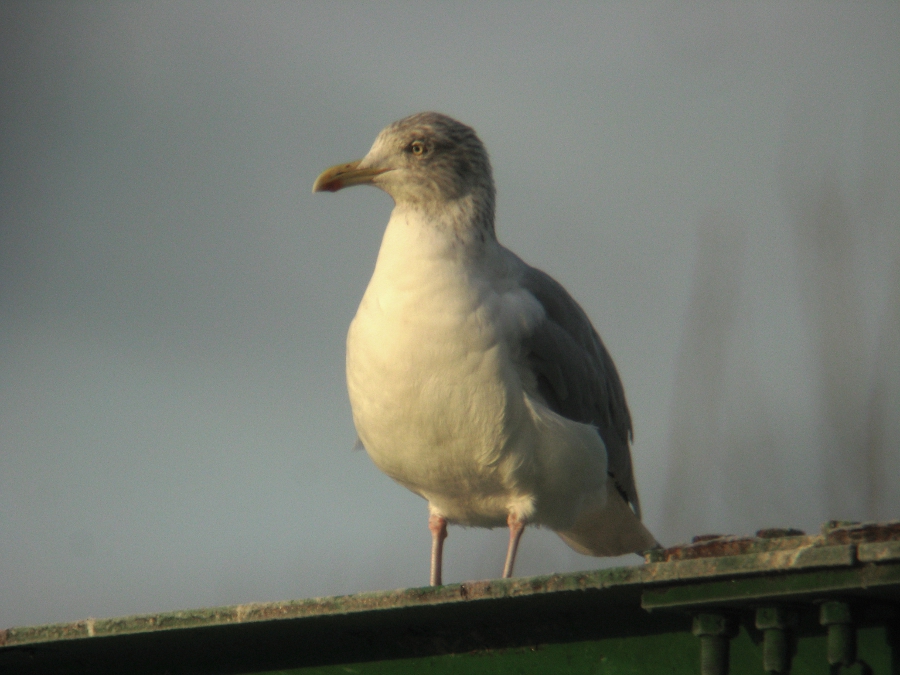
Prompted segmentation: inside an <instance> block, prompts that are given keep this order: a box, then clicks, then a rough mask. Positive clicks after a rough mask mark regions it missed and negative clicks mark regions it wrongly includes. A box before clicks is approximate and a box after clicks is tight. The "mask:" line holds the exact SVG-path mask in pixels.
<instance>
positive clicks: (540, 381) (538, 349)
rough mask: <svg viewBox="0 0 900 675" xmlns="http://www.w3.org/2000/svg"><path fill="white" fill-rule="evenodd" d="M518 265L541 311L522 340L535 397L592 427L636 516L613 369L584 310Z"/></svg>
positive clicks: (623, 411)
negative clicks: (544, 315) (541, 317)
mask: <svg viewBox="0 0 900 675" xmlns="http://www.w3.org/2000/svg"><path fill="white" fill-rule="evenodd" d="M523 266H524V274H523V277H522V279H521V283H522V285H523V286H524V287H525V288H526V289H527V290H528V291H529V292H530V293H531V294H532V295H534V297H535V298H537V300H538V302H540V303H541V305H543V307H544V310H545V311H546V313H547V319H546V320H545V321H543V322H542V323H541V324H540V325H539V326H538V327H537V328H536V329H535V331H534V332H533V333H532V334H531V335H530V336H528V337H527V338H526V339H525V341H524V344H523V346H524V348H525V356H526V358H527V362H528V364H529V366H530V367H531V369H532V371H533V372H534V375H535V379H536V380H537V387H538V394H539V395H540V396H541V397H542V398H543V399H544V402H545V403H546V405H547V406H548V407H549V408H550V409H551V410H553V411H554V412H555V413H557V414H559V415H562V416H563V417H566V418H568V419H571V420H575V421H576V422H582V423H584V424H592V425H593V426H595V427H596V428H597V431H598V432H599V433H600V437H601V438H602V439H603V443H604V444H605V445H606V452H607V455H608V471H609V474H610V475H611V476H612V478H613V481H614V482H615V484H616V487H618V489H619V492H621V493H622V496H623V497H624V498H625V500H626V501H627V502H628V503H630V504H631V505H632V508H633V509H634V512H635V513H636V514H637V516H638V518H640V516H641V507H640V502H639V501H638V494H637V488H636V487H635V484H634V473H633V471H632V467H631V451H630V450H629V447H628V444H629V441H630V440H631V436H632V429H631V415H630V414H629V412H628V404H627V403H626V402H625V391H624V390H623V388H622V382H621V380H620V379H619V374H618V372H616V366H615V364H614V363H613V360H612V358H610V356H609V354H608V353H607V351H606V348H605V347H604V346H603V342H602V341H601V340H600V336H599V335H597V331H595V330H594V327H593V326H592V325H591V322H590V319H588V317H587V314H585V313H584V310H583V309H581V307H580V306H579V305H578V303H577V302H575V300H574V299H572V296H570V295H569V294H568V292H567V291H566V289H565V288H563V287H562V285H560V284H559V283H558V282H557V281H556V280H554V279H553V278H552V277H551V276H550V275H548V274H546V273H544V272H542V271H540V270H538V269H535V268H533V267H530V266H528V265H525V264H524V263H523Z"/></svg>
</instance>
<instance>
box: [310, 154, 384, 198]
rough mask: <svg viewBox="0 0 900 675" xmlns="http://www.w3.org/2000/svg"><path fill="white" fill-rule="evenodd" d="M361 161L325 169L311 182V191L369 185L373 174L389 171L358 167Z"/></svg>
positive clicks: (331, 190) (334, 190)
mask: <svg viewBox="0 0 900 675" xmlns="http://www.w3.org/2000/svg"><path fill="white" fill-rule="evenodd" d="M361 161H362V160H360V159H358V160H356V161H355V162H347V163H346V164H338V165H337V166H333V167H331V168H330V169H325V171H323V172H322V173H321V174H320V175H319V177H318V178H316V182H315V183H313V192H337V191H338V190H342V189H343V188H345V187H350V186H352V185H370V184H371V183H372V179H373V178H375V176H377V175H378V174H381V173H384V172H385V171H390V169H381V168H377V167H367V168H365V169H360V168H358V167H359V163H360V162H361Z"/></svg>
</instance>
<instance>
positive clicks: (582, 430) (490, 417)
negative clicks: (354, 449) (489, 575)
mask: <svg viewBox="0 0 900 675" xmlns="http://www.w3.org/2000/svg"><path fill="white" fill-rule="evenodd" d="M412 217H413V216H412V215H410V214H409V213H404V212H402V211H400V210H399V209H395V211H394V213H393V214H392V217H391V220H390V222H389V224H388V228H387V230H386V232H385V236H384V240H383V242H382V246H381V250H380V252H379V255H378V262H377V264H376V267H375V271H374V273H373V276H372V279H371V281H370V282H369V286H368V288H367V289H366V292H365V295H364V296H363V299H362V302H361V304H360V306H359V310H358V311H357V314H356V317H355V318H354V320H353V322H352V323H351V325H350V331H349V334H348V336H347V382H348V390H349V393H350V402H351V405H352V408H353V418H354V422H355V424H356V429H357V432H358V433H359V436H360V440H361V441H362V443H363V445H364V446H365V448H366V450H367V451H368V453H369V455H370V456H371V458H372V460H373V461H374V462H375V464H376V465H377V466H378V467H379V468H380V469H381V470H382V471H384V472H385V473H387V474H388V475H389V476H391V477H392V478H394V479H395V480H397V481H398V482H400V483H401V484H403V485H405V486H406V487H408V488H409V489H410V490H413V491H414V492H417V493H418V494H420V495H422V496H423V497H425V498H426V499H427V500H428V501H429V503H430V504H431V506H432V508H433V509H435V510H436V511H437V512H439V513H441V514H442V515H444V516H445V517H447V518H448V519H449V520H450V521H451V522H459V523H463V524H468V525H481V526H488V527H492V526H498V525H505V524H506V518H507V514H508V513H509V512H510V509H513V510H515V511H517V512H519V514H520V515H522V516H525V517H527V518H528V519H529V520H535V509H536V508H538V507H540V506H541V503H543V502H547V501H548V500H547V497H550V495H549V494H546V495H544V497H545V498H544V499H542V494H541V493H542V490H543V491H544V492H547V491H548V490H549V492H558V491H560V490H566V489H567V487H566V486H562V485H561V483H560V481H562V482H563V483H566V482H568V483H571V481H572V478H571V477H570V476H568V474H573V473H574V474H576V480H577V481H579V485H572V486H568V487H572V488H574V492H575V494H574V495H572V497H574V501H575V502H577V501H578V496H577V493H578V492H579V490H587V491H596V490H595V485H594V483H595V482H596V481H595V480H591V481H587V483H585V479H584V478H583V477H582V476H583V475H584V473H583V472H585V471H587V472H590V473H592V474H594V475H599V477H600V478H599V479H602V478H605V452H604V451H603V449H602V442H600V441H599V436H598V435H597V434H596V432H595V431H594V430H593V429H591V428H590V427H587V426H586V425H581V424H577V423H574V422H571V421H569V420H564V419H563V418H559V417H558V416H555V415H554V414H553V413H552V412H550V411H549V410H547V409H546V408H544V407H543V406H540V405H539V404H536V403H535V402H534V401H531V400H530V399H529V398H528V396H527V394H526V392H525V391H524V389H523V384H522V377H521V374H522V373H521V361H522V360H521V359H520V358H519V357H520V355H519V354H518V353H517V349H518V345H519V340H520V337H521V335H523V334H524V333H526V332H528V331H530V330H531V329H532V328H533V327H534V325H535V324H536V323H537V322H539V321H541V320H542V319H543V316H544V314H543V308H542V307H541V305H540V304H539V303H538V302H537V301H536V300H535V299H534V298H533V297H532V296H531V295H530V294H529V293H528V292H527V291H525V290H524V289H522V288H520V287H519V286H518V285H517V284H516V283H515V280H516V278H517V276H518V268H517V267H516V266H517V265H520V264H521V263H520V262H519V261H518V259H517V258H515V257H514V256H509V255H507V254H506V252H505V251H504V249H502V247H500V246H499V244H497V243H496V241H493V240H490V241H488V242H487V243H485V242H481V241H476V242H469V243H464V242H461V241H459V240H458V239H457V238H456V237H454V236H453V233H452V232H448V231H447V230H446V229H443V230H442V229H441V228H439V227H434V226H431V225H429V224H427V223H422V222H414V221H412V220H411V219H412ZM570 437H571V438H570ZM560 443H562V444H563V445H564V446H566V448H564V450H565V451H564V453H563V455H566V454H567V453H570V452H571V451H572V449H574V450H575V451H576V454H577V455H578V457H579V458H580V459H579V460H578V462H580V464H584V462H585V461H587V463H588V464H591V466H580V465H579V466H577V467H575V466H574V465H573V466H569V465H570V464H572V462H571V461H569V460H566V461H565V464H566V466H558V467H554V463H556V464H558V463H559V461H558V460H559V457H558V456H557V455H555V454H554V455H550V456H548V453H551V452H552V453H557V454H558V452H559V447H555V446H559V445H560ZM597 443H600V447H599V451H598V448H597V447H596V446H597ZM551 446H554V447H551ZM569 446H572V447H571V448H570V447H569ZM576 446H577V447H576ZM597 458H600V461H601V462H602V464H603V465H602V466H594V465H596V464H597ZM548 464H549V466H548ZM598 468H599V469H600V472H599V474H597V470H598ZM548 471H549V474H548ZM560 471H562V472H563V473H566V474H567V476H566V477H563V476H562V475H559V476H557V478H558V479H559V480H556V478H554V476H555V474H554V472H556V473H559V472H560ZM599 479H598V480H599ZM580 483H585V485H584V486H582V485H580ZM548 486H549V487H548ZM557 498H558V497H557ZM567 501H572V499H571V498H568V499H567ZM576 507H577V504H573V505H572V508H576ZM566 510H571V508H567V509H566ZM550 511H552V508H551V509H549V510H548V516H549V512H550ZM572 517H574V515H572V514H569V515H563V517H562V520H563V521H565V520H569V519H570V518H572ZM554 519H556V518H555V517H550V520H554ZM548 524H551V523H549V522H548Z"/></svg>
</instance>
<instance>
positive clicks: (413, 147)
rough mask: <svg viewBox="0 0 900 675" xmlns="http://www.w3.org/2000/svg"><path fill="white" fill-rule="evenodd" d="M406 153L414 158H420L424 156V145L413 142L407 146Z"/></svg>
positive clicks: (420, 142) (419, 142)
mask: <svg viewBox="0 0 900 675" xmlns="http://www.w3.org/2000/svg"><path fill="white" fill-rule="evenodd" d="M406 151H407V152H410V153H412V154H413V155H415V156H416V157H421V156H422V155H424V154H425V144H424V143H423V142H422V141H413V142H412V143H410V144H409V146H407V148H406Z"/></svg>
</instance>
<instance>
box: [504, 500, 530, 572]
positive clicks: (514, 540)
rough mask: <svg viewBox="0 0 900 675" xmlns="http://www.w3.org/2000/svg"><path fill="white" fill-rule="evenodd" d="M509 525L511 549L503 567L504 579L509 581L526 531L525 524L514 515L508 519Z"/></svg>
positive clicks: (507, 552)
mask: <svg viewBox="0 0 900 675" xmlns="http://www.w3.org/2000/svg"><path fill="white" fill-rule="evenodd" d="M506 524H507V525H509V548H508V549H507V551H506V564H505V565H504V566H503V578H504V579H509V578H510V577H511V576H512V573H513V565H515V564H516V551H517V550H518V548H519V540H520V539H521V538H522V533H523V532H524V531H525V523H524V522H523V521H521V520H519V519H518V517H516V516H514V515H513V514H511V513H510V514H509V516H508V517H507V519H506Z"/></svg>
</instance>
